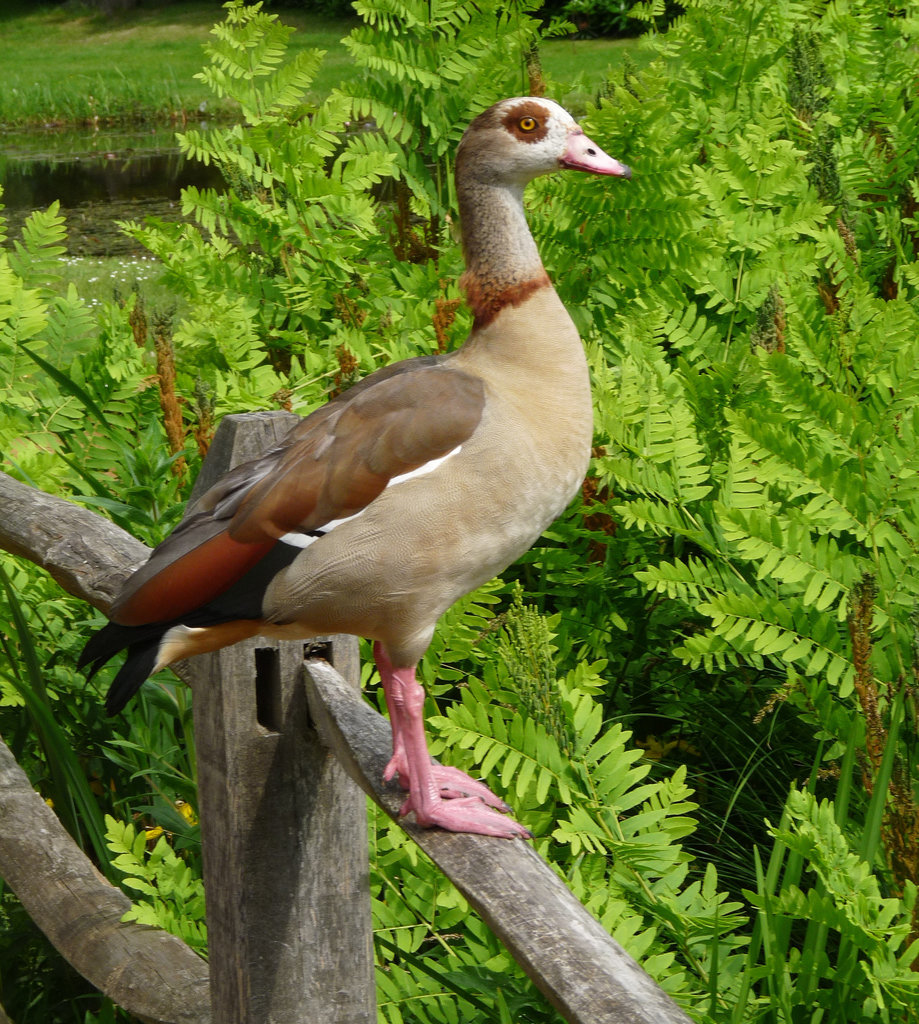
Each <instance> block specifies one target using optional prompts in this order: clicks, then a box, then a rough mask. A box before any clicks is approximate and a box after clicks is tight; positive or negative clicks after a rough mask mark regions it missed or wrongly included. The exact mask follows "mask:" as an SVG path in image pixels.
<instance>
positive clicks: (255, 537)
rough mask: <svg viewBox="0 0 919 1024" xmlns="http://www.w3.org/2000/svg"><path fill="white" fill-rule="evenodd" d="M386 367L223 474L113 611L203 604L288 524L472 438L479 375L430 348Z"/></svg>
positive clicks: (152, 617)
mask: <svg viewBox="0 0 919 1024" xmlns="http://www.w3.org/2000/svg"><path fill="white" fill-rule="evenodd" d="M413 364H414V365H413ZM402 366H405V367H406V369H405V370H401V367H402ZM388 369H389V368H386V369H384V370H383V371H378V373H377V374H372V375H371V376H370V377H368V378H366V379H365V380H364V381H362V382H361V383H360V384H359V385H357V386H356V387H355V388H353V389H351V390H350V391H348V392H345V393H344V394H343V395H341V396H339V397H338V398H337V399H336V400H335V401H333V402H330V403H328V404H327V405H325V406H323V407H322V408H321V409H318V410H317V411H316V412H314V413H312V414H311V415H310V416H307V417H306V418H305V419H304V420H302V421H301V422H300V423H298V424H297V426H296V427H294V429H293V430H292V431H291V432H290V433H289V434H288V435H287V437H286V438H285V439H284V440H283V441H282V442H281V443H280V444H279V445H277V446H275V448H273V449H271V450H270V451H269V452H267V453H266V454H265V455H263V456H262V457H261V458H259V459H256V460H253V461H252V462H250V463H246V464H245V465H243V466H239V467H237V468H236V469H235V470H233V471H232V472H231V473H229V474H227V476H225V477H224V478H223V479H222V480H219V481H218V482H217V483H216V484H215V485H214V486H213V487H212V488H211V489H210V490H209V491H208V492H207V493H206V494H204V495H203V497H202V498H201V499H200V501H199V502H198V503H197V505H196V506H195V510H194V514H193V515H191V516H190V517H189V518H188V519H186V520H185V521H184V522H182V523H181V524H180V525H179V526H178V527H177V528H176V530H175V531H174V532H173V533H172V534H171V535H170V536H169V537H167V538H166V540H164V541H163V543H162V544H160V545H159V547H157V548H156V549H155V550H154V552H153V553H152V554H151V556H150V559H149V561H148V562H147V563H146V564H145V565H144V566H142V567H141V568H140V569H139V570H138V571H137V572H136V573H135V574H134V575H133V576H132V577H131V578H130V579H129V580H128V581H127V583H126V585H125V588H124V589H123V591H122V593H121V594H120V595H119V597H118V600H117V601H116V602H115V604H114V605H113V606H112V610H111V613H110V614H111V617H112V618H113V620H114V621H116V622H119V623H122V624H124V625H138V624H141V623H148V622H158V621H166V620H169V619H173V618H175V617H177V616H179V615H183V614H187V613H188V612H190V611H192V610H194V609H196V608H200V607H201V606H202V605H203V604H206V603H207V602H208V601H210V600H213V599H214V598H215V597H217V596H218V595H219V594H221V593H223V592H224V591H225V590H227V589H228V587H230V586H232V584H233V583H234V582H236V581H237V580H238V579H239V578H240V577H241V576H243V575H244V574H245V573H246V572H248V571H249V570H250V569H252V568H253V566H254V565H255V564H256V563H257V562H258V561H259V560H260V559H261V558H263V557H264V555H265V554H266V553H267V552H268V551H270V550H271V548H272V547H273V546H274V544H275V543H276V542H277V541H278V540H280V539H281V538H282V537H284V536H285V535H287V534H292V533H309V532H310V531H315V530H319V529H320V528H321V527H322V526H323V525H324V524H326V523H334V522H336V521H338V520H342V519H346V518H348V517H349V516H353V515H355V514H357V513H358V512H360V511H361V510H362V509H364V508H366V506H367V505H369V504H370V502H372V501H373V500H374V498H376V497H377V496H378V495H380V494H381V493H382V492H383V491H384V490H385V488H386V486H387V484H388V483H389V481H390V480H392V479H393V478H395V477H399V476H403V475H405V474H408V473H411V472H413V471H414V470H419V469H422V467H424V466H425V465H426V464H428V463H430V462H432V461H434V460H437V459H441V458H443V457H444V456H446V455H448V454H450V453H451V452H453V451H454V450H455V449H456V448H457V447H459V446H461V445H462V444H463V443H464V442H465V441H466V440H468V438H469V437H470V436H471V435H472V433H473V431H474V430H475V429H476V427H477V426H478V424H479V421H480V419H481V416H482V408H483V406H484V401H485V395H484V387H483V384H482V382H481V381H480V380H479V379H478V378H477V377H473V376H471V375H470V374H467V373H464V372H462V371H459V370H452V369H448V368H447V367H446V366H444V365H443V364H442V363H441V362H440V361H439V360H438V361H436V362H435V361H433V360H428V359H423V360H416V361H412V362H410V363H408V364H401V365H400V370H401V372H388Z"/></svg>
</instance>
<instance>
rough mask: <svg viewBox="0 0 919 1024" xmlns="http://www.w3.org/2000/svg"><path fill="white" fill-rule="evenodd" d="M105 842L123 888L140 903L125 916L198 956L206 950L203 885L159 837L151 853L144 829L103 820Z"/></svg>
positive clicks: (166, 842) (109, 818) (110, 819)
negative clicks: (167, 935)
mask: <svg viewBox="0 0 919 1024" xmlns="http://www.w3.org/2000/svg"><path fill="white" fill-rule="evenodd" d="M105 825H106V833H105V834H106V839H107V841H108V842H107V845H108V848H109V850H111V852H112V853H113V854H115V855H116V856H115V858H114V860H113V861H112V864H113V866H114V867H115V868H116V869H117V870H118V871H119V872H121V874H123V875H124V878H123V879H122V883H121V884H122V885H123V886H124V887H126V888H128V889H130V890H131V891H132V893H138V894H139V897H140V898H139V899H137V901H136V902H135V903H134V905H133V906H132V907H131V909H130V910H129V911H127V913H126V914H125V915H124V917H123V918H122V920H124V921H137V922H138V923H140V924H147V925H150V926H151V927H154V928H162V929H164V930H165V931H167V932H169V933H170V934H171V935H176V936H178V937H179V938H180V939H182V940H183V941H184V942H185V943H187V944H188V945H189V946H191V948H192V949H194V950H195V951H196V952H198V953H201V954H204V953H205V952H206V950H207V926H206V924H205V920H204V883H203V882H202V880H201V879H200V878H199V877H196V876H195V874H194V873H193V871H192V869H191V867H190V866H189V865H188V864H187V863H186V862H185V861H184V860H183V859H182V858H181V857H180V856H179V855H178V854H177V853H176V852H175V851H174V850H173V849H172V847H171V846H170V845H169V842H168V840H167V839H166V836H165V835H160V836H159V838H158V839H157V841H156V845H155V846H154V847H153V849H152V850H148V838H147V834H146V832H144V831H143V830H141V831H137V830H135V828H134V826H133V825H129V824H125V823H124V822H121V821H118V820H116V819H115V818H113V817H112V816H111V815H106V816H105Z"/></svg>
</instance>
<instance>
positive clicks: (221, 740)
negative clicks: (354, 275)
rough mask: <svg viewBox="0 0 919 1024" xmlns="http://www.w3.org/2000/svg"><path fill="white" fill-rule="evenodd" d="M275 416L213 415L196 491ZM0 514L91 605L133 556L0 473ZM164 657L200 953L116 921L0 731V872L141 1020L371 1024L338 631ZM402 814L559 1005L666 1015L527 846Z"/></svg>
mask: <svg viewBox="0 0 919 1024" xmlns="http://www.w3.org/2000/svg"><path fill="white" fill-rule="evenodd" d="M290 420H291V417H289V416H288V415H287V414H283V413H278V414H267V413H261V414H253V415H251V416H236V417H232V416H231V417H227V418H226V419H225V420H224V421H223V423H222V424H221V427H220V430H219V431H218V433H217V436H216V437H215V440H214V444H213V445H212V448H211V451H210V453H209V454H208V457H207V459H206V460H205V464H204V468H203V469H202V473H201V479H200V480H199V481H198V483H197V484H196V493H200V491H201V489H203V488H204V487H206V486H207V485H209V483H210V482H212V481H213V480H214V479H216V478H217V477H218V476H220V475H221V474H222V473H224V472H226V470H227V469H229V468H231V467H232V466H233V465H236V464H238V463H239V462H241V461H244V460H245V459H246V458H249V457H251V456H252V455H254V454H256V453H257V452H259V451H261V450H262V449H263V448H264V447H265V446H266V445H267V444H268V443H270V442H271V441H272V440H274V439H275V438H277V437H279V436H281V435H283V434H284V433H285V432H286V430H287V428H288V427H289V424H290ZM0 510H2V514H0V548H5V549H6V550H8V551H11V552H13V553H14V554H17V555H21V556H23V557H25V558H27V559H29V560H31V561H33V562H35V563H36V564H38V565H41V566H43V567H44V568H46V569H47V570H48V571H49V572H50V573H51V575H53V576H54V578H55V579H57V580H58V581H59V582H60V584H61V585H62V586H63V587H64V589H65V590H67V591H68V592H69V593H71V594H75V595H77V596H79V597H81V598H83V599H85V600H87V601H89V602H90V603H91V604H93V605H95V606H96V607H98V608H101V609H102V610H107V609H108V607H109V606H110V604H111V602H112V600H113V598H114V596H115V594H116V593H117V591H118V589H119V587H120V585H121V582H122V581H123V580H124V579H125V578H126V576H127V575H128V574H129V573H130V572H131V571H132V570H133V568H135V567H136V566H137V565H138V564H139V563H140V562H142V561H143V560H144V559H145V557H146V555H147V553H148V552H147V549H146V548H145V547H144V546H143V545H142V544H140V543H139V542H137V541H136V540H134V539H133V538H132V537H130V536H129V535H128V534H126V533H124V531H122V530H120V529H119V528H118V527H117V526H114V525H113V524H112V523H110V522H108V521H107V520H105V519H102V518H101V517H100V516H97V515H95V514H94V513H92V512H88V511H87V510H85V509H82V508H80V507H78V506H75V505H72V504H70V503H69V502H66V501H62V500H61V499H58V498H54V497H52V496H50V495H47V494H44V493H43V492H41V491H36V490H35V489H33V488H29V487H26V486H24V485H23V484H20V483H18V482H17V481H15V480H13V479H11V478H10V477H8V476H6V475H4V474H0ZM175 668H176V671H177V672H178V674H179V675H180V676H181V677H182V678H183V679H185V680H186V681H188V682H189V683H190V684H191V686H192V687H193V689H194V715H195V736H196V744H197V751H198V788H199V802H200V814H201V826H202V841H203V844H204V850H203V859H204V880H205V887H206V892H207V923H208V939H209V964H205V962H204V961H202V960H201V959H200V958H198V957H197V956H196V955H195V954H194V953H193V952H192V951H191V950H190V949H189V948H188V947H187V946H185V945H184V943H182V942H181V941H180V940H178V939H176V938H173V937H172V936H169V935H167V934H165V933H164V932H159V931H157V930H155V929H150V928H146V927H144V926H142V925H137V924H133V923H128V922H122V921H121V917H122V916H123V914H124V912H125V910H127V908H128V906H129V901H128V898H127V897H126V896H125V895H124V894H123V893H122V892H121V891H120V890H119V889H117V888H115V887H114V886H112V885H110V884H109V883H108V882H107V881H105V879H103V878H102V876H101V875H100V874H99V873H98V872H97V871H96V870H95V868H94V867H93V866H92V864H91V863H90V862H89V860H88V859H87V858H86V857H85V856H84V855H83V853H82V852H81V851H80V850H79V849H78V848H77V846H76V845H75V844H74V843H73V841H72V840H71V839H70V837H69V836H68V835H67V833H66V832H65V830H64V829H63V827H62V826H61V825H60V823H59V822H58V820H57V818H56V817H55V816H54V813H53V812H52V811H51V810H50V809H49V808H48V806H47V805H46V804H45V802H44V801H43V800H42V799H41V798H40V797H39V796H38V794H36V793H35V792H34V791H33V790H32V787H31V785H30V784H29V782H28V779H27V778H26V776H25V775H24V773H23V772H22V770H21V769H20V768H19V767H18V765H17V764H16V762H15V760H14V759H13V757H12V755H11V754H10V752H9V750H8V749H7V748H6V747H5V746H3V745H2V743H0V876H2V877H3V878H4V879H5V880H6V882H7V883H8V884H9V885H10V887H11V888H12V889H13V890H14V891H15V892H16V893H17V895H18V896H19V898H20V900H21V901H22V903H23V904H24V906H25V907H26V910H27V911H28V912H29V913H30V915H31V916H32V917H33V919H34V920H35V921H36V923H37V924H38V925H39V927H41V928H42V930H43V931H44V932H45V933H46V934H47V935H48V937H49V938H50V940H51V941H52V943H53V944H54V945H55V946H56V947H57V949H58V950H59V951H60V952H61V953H62V954H63V955H64V956H65V957H67V959H68V960H69V961H70V962H71V964H73V966H74V967H75V968H76V969H77V970H78V971H79V972H80V973H81V974H83V975H84V976H85V977H86V978H87V979H88V980H89V981H90V982H92V984H94V985H95V986H96V987H97V988H99V989H100V991H102V992H104V993H105V994H106V995H108V996H109V997H110V998H111V999H112V1000H113V1001H115V1002H116V1003H118V1004H119V1005H121V1006H123V1007H125V1009H127V1010H128V1011H130V1012H131V1013H133V1014H134V1015H135V1016H137V1017H139V1018H140V1019H141V1020H144V1021H151V1022H157V1024H160V1022H162V1024H206V1022H211V1024H301V1022H302V1024H314V1022H317V1021H322V1022H323V1024H371V1022H373V1021H375V1020H376V1007H375V986H374V970H373V949H372V931H371V922H370V898H369V891H368V871H369V868H368V853H367V851H368V847H367V832H366V808H365V805H364V799H363V796H362V795H361V792H360V790H363V791H364V792H365V793H366V794H368V795H369V796H370V797H371V798H372V799H373V800H375V801H376V802H377V803H378V804H379V805H380V806H381V807H382V808H383V809H384V810H385V811H387V813H389V814H390V815H391V816H392V817H394V818H395V817H397V812H398V808H399V806H400V804H401V802H402V794H401V792H400V791H399V790H398V787H396V786H384V785H383V783H382V772H383V766H384V765H385V763H386V761H387V759H388V757H389V754H390V749H391V747H390V734H389V728H388V726H387V723H386V721H385V719H383V718H382V716H380V715H379V714H377V712H376V711H374V710H373V709H372V708H371V707H370V706H369V705H368V704H366V703H365V702H364V701H363V700H362V698H361V695H360V690H359V679H360V666H359V662H358V655H357V645H356V641H355V640H354V639H353V638H351V637H330V638H321V639H319V640H316V641H310V642H308V643H307V644H303V643H294V642H285V643H281V644H277V643H274V642H268V641H264V640H260V639H256V640H253V641H248V642H247V643H244V644H239V645H236V646H235V647H232V648H227V649H225V650H222V651H218V652H216V653H215V654H211V655H205V656H202V657H200V658H196V659H193V661H191V662H187V663H180V664H179V665H177V666H175ZM358 787H359V788H358ZM402 826H403V828H405V830H406V832H407V833H408V834H409V836H411V838H412V839H413V840H414V841H415V842H416V843H418V845H419V846H420V847H421V848H422V849H423V850H424V851H425V852H426V853H427V854H428V855H429V856H430V857H431V858H432V859H433V860H434V862H435V863H436V864H437V865H438V866H439V867H440V869H441V870H442V871H443V872H444V874H445V875H446V876H447V877H448V878H449V879H450V880H451V881H452V882H453V883H454V884H455V885H456V886H457V888H458V889H459V890H460V891H461V892H462V893H463V894H464V895H465V896H466V898H467V899H468V900H469V902H470V904H471V905H472V907H474V908H475V910H476V911H477V912H478V913H479V914H480V915H481V916H482V918H483V919H484V920H485V921H486V923H487V924H488V925H489V926H490V927H491V928H492V929H493V931H494V932H495V934H496V935H497V936H498V938H499V939H500V940H501V941H502V942H503V943H504V944H505V946H506V947H507V948H508V950H509V951H510V952H511V954H512V955H513V956H514V957H515V959H516V960H517V961H518V963H519V964H520V965H521V966H522V968H523V969H524V970H525V971H526V973H527V974H528V975H529V977H530V978H531V979H532V980H533V982H534V983H535V984H536V985H537V986H538V987H539V989H540V990H541V991H542V992H543V993H544V994H545V995H546V997H547V998H548V999H549V1001H550V1002H551V1003H552V1004H553V1006H555V1007H556V1008H557V1010H558V1011H559V1013H560V1014H561V1015H562V1017H564V1019H565V1020H567V1021H571V1022H577V1024H687V1022H688V1021H689V1017H687V1016H686V1015H685V1014H684V1013H683V1011H682V1010H681V1009H680V1008H679V1007H678V1006H677V1005H676V1004H675V1003H674V1002H673V1001H672V1000H671V999H670V997H669V996H667V995H666V993H664V992H663V990H661V989H660V988H659V987H658V986H657V985H656V984H655V983H654V982H653V981H652V980H651V978H650V977H649V976H648V975H647V974H646V973H645V972H644V971H643V970H642V969H641V967H640V966H639V965H638V964H637V963H635V961H634V960H632V959H631V958H630V957H629V956H628V954H627V953H626V952H625V951H624V950H623V949H622V948H621V947H620V946H619V944H618V943H616V942H615V941H614V940H613V939H612V938H611V937H610V935H609V934H608V933H607V932H606V931H605V929H604V928H603V927H602V926H601V925H600V924H599V923H598V922H597V921H596V920H595V919H594V918H593V917H592V916H591V915H590V914H589V913H588V912H587V911H586V910H585V909H584V907H583V906H582V905H581V904H580V903H579V902H578V901H577V899H575V897H574V896H573V895H572V893H571V892H570V891H569V890H568V888H567V887H566V886H565V885H564V883H563V882H562V881H561V879H560V878H559V877H558V876H557V875H556V874H555V872H554V871H553V870H552V868H551V867H550V866H549V865H548V864H547V863H546V862H545V861H544V860H542V858H540V856H539V855H538V854H537V853H536V852H535V850H534V849H533V847H532V846H531V845H529V844H527V843H525V842H523V841H522V840H513V841H509V840H504V839H492V838H487V837H484V836H473V835H456V834H451V833H446V832H441V831H437V830H425V829H419V828H417V827H416V826H414V825H413V824H411V823H407V822H402ZM0 1014H2V1010H0ZM0 1020H2V1016H0Z"/></svg>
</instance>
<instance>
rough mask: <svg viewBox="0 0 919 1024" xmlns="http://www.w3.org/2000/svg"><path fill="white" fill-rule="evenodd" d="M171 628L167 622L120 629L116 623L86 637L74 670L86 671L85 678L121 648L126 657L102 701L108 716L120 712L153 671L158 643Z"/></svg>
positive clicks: (91, 674)
mask: <svg viewBox="0 0 919 1024" xmlns="http://www.w3.org/2000/svg"><path fill="white" fill-rule="evenodd" d="M171 625H173V623H171V622H167V623H159V624H151V625H149V626H120V625H119V624H118V623H117V622H110V623H108V625H106V626H103V627H102V629H100V630H99V632H98V633H94V634H93V635H92V636H91V637H90V638H89V641H88V643H87V644H86V646H85V647H84V648H83V653H82V654H81V655H80V660H79V661H78V662H77V668H81V669H82V668H87V667H88V668H89V671H88V673H87V678H88V679H92V677H93V676H94V675H95V674H96V672H98V671H99V669H100V668H101V667H102V666H103V665H104V664H105V663H106V662H107V661H109V659H111V658H113V657H114V656H115V655H116V654H118V652H119V651H123V650H124V649H125V648H127V651H128V657H127V659H126V660H125V663H124V665H122V666H121V669H120V670H119V672H118V674H117V675H116V676H115V680H114V682H113V683H112V685H111V686H110V687H109V691H108V695H107V697H106V699H105V710H106V711H107V712H108V714H110V715H114V714H117V713H118V712H119V711H121V709H122V708H123V707H124V706H125V704H127V702H128V701H129V700H130V699H131V697H133V696H134V694H135V693H136V692H137V691H138V690H139V689H140V686H141V684H142V683H143V681H144V680H145V679H146V678H147V676H149V675H150V673H151V672H152V671H153V666H154V665H155V664H156V656H157V651H158V650H159V646H160V641H161V640H162V638H163V634H164V633H165V632H166V630H167V629H169V627H170V626H171Z"/></svg>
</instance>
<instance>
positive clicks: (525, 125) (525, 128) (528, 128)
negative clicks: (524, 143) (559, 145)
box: [517, 117, 539, 132]
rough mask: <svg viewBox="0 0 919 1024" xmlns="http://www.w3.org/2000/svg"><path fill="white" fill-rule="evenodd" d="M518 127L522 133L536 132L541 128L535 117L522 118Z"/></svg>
mask: <svg viewBox="0 0 919 1024" xmlns="http://www.w3.org/2000/svg"><path fill="white" fill-rule="evenodd" d="M517 127H518V128H519V129H520V130H521V131H522V132H535V131H536V129H537V128H538V127H539V122H538V121H537V120H536V118H535V117H521V118H520V120H519V121H518V122H517Z"/></svg>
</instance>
